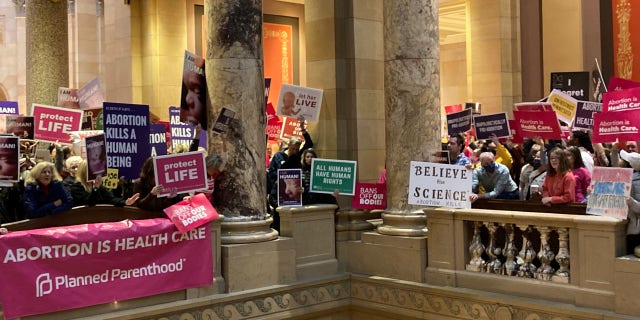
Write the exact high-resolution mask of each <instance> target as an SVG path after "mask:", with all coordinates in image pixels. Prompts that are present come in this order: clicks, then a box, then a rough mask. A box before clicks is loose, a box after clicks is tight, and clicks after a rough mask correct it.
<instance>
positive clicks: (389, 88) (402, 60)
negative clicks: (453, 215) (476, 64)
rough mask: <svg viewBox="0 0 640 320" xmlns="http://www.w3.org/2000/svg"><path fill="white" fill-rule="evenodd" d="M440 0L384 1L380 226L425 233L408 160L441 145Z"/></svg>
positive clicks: (393, 232)
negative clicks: (412, 197)
mask: <svg viewBox="0 0 640 320" xmlns="http://www.w3.org/2000/svg"><path fill="white" fill-rule="evenodd" d="M437 3H438V1H437V0H397V1H384V11H383V12H384V13H383V14H384V95H385V116H386V144H387V146H386V167H387V196H388V200H387V210H386V211H385V213H383V225H381V226H379V227H378V232H380V233H382V234H388V235H406V236H424V235H426V219H425V215H424V213H423V212H422V211H421V210H420V207H418V206H414V205H409V204H408V187H409V167H410V162H411V161H412V160H414V161H426V160H427V159H428V158H429V155H430V154H431V153H432V152H434V151H435V150H440V53H439V51H440V50H439V43H438V40H439V36H438V6H437Z"/></svg>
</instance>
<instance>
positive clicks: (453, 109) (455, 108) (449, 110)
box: [444, 104, 462, 114]
mask: <svg viewBox="0 0 640 320" xmlns="http://www.w3.org/2000/svg"><path fill="white" fill-rule="evenodd" d="M460 111H462V104H454V105H450V106H444V112H445V114H450V113H456V112H460Z"/></svg>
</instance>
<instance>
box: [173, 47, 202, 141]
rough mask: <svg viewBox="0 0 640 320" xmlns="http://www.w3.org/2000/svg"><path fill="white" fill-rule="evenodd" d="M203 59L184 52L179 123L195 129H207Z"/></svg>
mask: <svg viewBox="0 0 640 320" xmlns="http://www.w3.org/2000/svg"><path fill="white" fill-rule="evenodd" d="M204 63H205V62H204V59H203V58H201V57H199V56H197V55H195V54H193V53H191V52H189V51H185V52H184V64H183V67H182V98H181V99H180V109H179V110H180V122H183V123H187V124H190V125H191V126H193V127H195V126H197V125H198V124H200V127H202V129H205V130H206V129H207V79H206V76H205V72H204Z"/></svg>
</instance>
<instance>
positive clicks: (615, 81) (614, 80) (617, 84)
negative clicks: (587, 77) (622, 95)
mask: <svg viewBox="0 0 640 320" xmlns="http://www.w3.org/2000/svg"><path fill="white" fill-rule="evenodd" d="M638 87H640V82H635V81H631V80H628V79H622V78H618V77H611V78H610V79H609V85H608V86H607V90H608V92H611V91H621V90H625V89H631V88H638Z"/></svg>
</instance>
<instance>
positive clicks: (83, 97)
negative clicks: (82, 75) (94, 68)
mask: <svg viewBox="0 0 640 320" xmlns="http://www.w3.org/2000/svg"><path fill="white" fill-rule="evenodd" d="M78 101H79V103H80V109H82V110H85V109H99V108H102V103H103V102H104V94H103V93H102V86H100V80H99V79H98V78H94V79H93V80H91V81H89V82H88V83H87V84H85V85H84V86H83V87H82V88H80V89H78Z"/></svg>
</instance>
